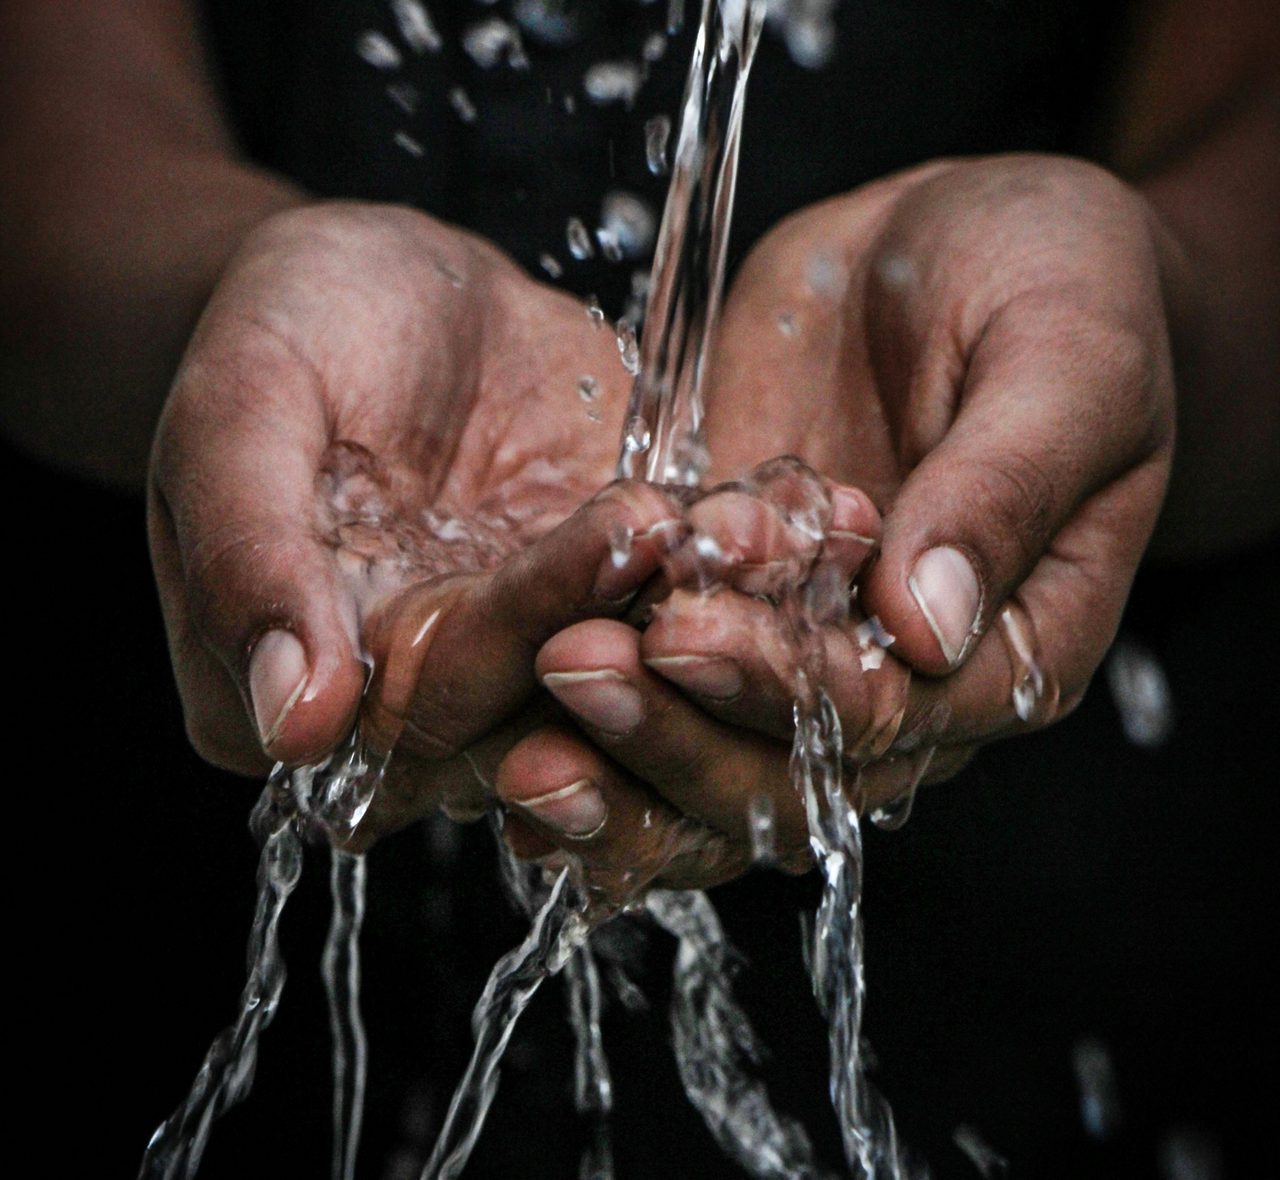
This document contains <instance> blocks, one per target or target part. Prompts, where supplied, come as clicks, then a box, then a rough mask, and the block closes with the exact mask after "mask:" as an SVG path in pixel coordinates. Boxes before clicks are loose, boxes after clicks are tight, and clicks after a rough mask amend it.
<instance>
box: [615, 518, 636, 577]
mask: <svg viewBox="0 0 1280 1180" xmlns="http://www.w3.org/2000/svg"><path fill="white" fill-rule="evenodd" d="M635 539H636V537H635V533H634V531H633V530H632V529H631V527H630V526H629V525H625V524H619V525H614V526H613V528H612V529H610V530H609V560H610V561H611V562H612V563H613V566H614V568H615V569H622V568H623V567H624V566H625V565H626V564H627V562H628V561H630V560H631V547H632V545H633V544H634V543H635Z"/></svg>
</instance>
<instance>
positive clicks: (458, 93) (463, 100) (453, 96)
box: [449, 86, 476, 123]
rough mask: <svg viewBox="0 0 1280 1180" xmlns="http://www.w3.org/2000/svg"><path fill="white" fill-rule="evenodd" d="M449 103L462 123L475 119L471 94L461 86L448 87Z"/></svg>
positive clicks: (474, 107) (472, 121)
mask: <svg viewBox="0 0 1280 1180" xmlns="http://www.w3.org/2000/svg"><path fill="white" fill-rule="evenodd" d="M449 105H450V106H451V107H452V108H453V113H454V114H455V115H457V116H458V118H459V119H461V120H462V121H463V122H464V123H474V122H475V121H476V104H475V103H473V102H472V101H471V96H470V95H469V94H468V93H467V92H466V91H465V90H463V89H462V87H461V86H453V87H451V88H450V90H449Z"/></svg>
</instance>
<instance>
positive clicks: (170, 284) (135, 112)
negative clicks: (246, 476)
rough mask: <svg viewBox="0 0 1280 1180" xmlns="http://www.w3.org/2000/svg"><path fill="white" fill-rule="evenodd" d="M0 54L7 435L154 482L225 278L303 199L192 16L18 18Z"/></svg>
mask: <svg viewBox="0 0 1280 1180" xmlns="http://www.w3.org/2000/svg"><path fill="white" fill-rule="evenodd" d="M68 28H75V29H76V36H75V37H69V36H67V32H66V30H67V29H68ZM0 46H3V49H2V50H0V54H2V55H3V58H4V60H3V61H0V78H3V79H4V82H3V86H4V109H5V110H6V111H7V112H8V118H7V119H6V120H5V124H4V129H3V131H0V135H2V136H3V138H2V139H0V170H2V175H0V235H2V236H0V427H2V428H3V429H4V431H5V432H6V433H7V434H8V435H9V436H10V437H11V438H13V439H14V441H16V442H18V443H20V444H21V445H23V446H25V447H27V448H28V449H30V450H32V451H34V452H36V453H37V454H40V455H41V456H43V457H45V458H47V459H49V460H50V461H52V462H55V463H57V464H58V465H60V466H64V467H67V468H70V469H72V470H76V471H79V472H81V473H84V474H88V475H92V476H95V477H97V478H102V479H106V480H109V481H111V482H113V483H117V484H123V485H127V486H135V487H136V486H140V485H141V482H142V478H143V475H144V473H145V468H146V457H147V452H148V449H149V446H150V439H151V434H152V430H153V428H154V425H155V420H156V417H157V416H158V414H159V410H160V406H161V404H162V402H163V399H164V396H165V393H166V391H167V389H168V384H169V381H170V378H171V377H172V373H173V370H174V368H175V366H176V364H177V361H178V359H179V357H180V355H181V352H182V349H183V347H184V346H185V343H186V340H187V337H188V335H189V334H190V331H191V328H192V326H193V325H194V323H195V320H196V318H197V317H198V316H199V314H200V311H201V309H202V307H203V305H204V303H205V301H206V299H207V297H208V294H209V292H210V290H211V289H212V287H213V284H214V283H215V281H216V279H217V276H218V274H219V273H220V272H221V270H222V268H223V266H224V264H225V262H226V260H227V258H228V257H229V256H230V254H231V253H232V252H233V251H234V249H235V248H236V246H237V245H238V244H239V242H240V241H241V239H242V238H243V236H244V235H245V233H246V232H248V230H249V229H251V228H252V227H253V226H254V225H256V224H257V223H258V222H260V221H261V220H262V219H263V218H264V217H266V216H268V215H269V214H270V213H272V212H274V211H276V210H277V209H280V208H283V207H286V206H288V205H289V204H292V203H295V202H296V201H297V200H298V199H299V196H298V194H296V193H295V192H294V191H293V190H292V189H291V188H290V187H289V186H288V185H287V184H285V183H284V182H282V181H280V180H278V179H276V178H274V177H271V176H269V175H268V174H265V173H263V172H261V171H259V170H255V169H253V168H251V167H250V166H248V165H246V164H245V163H243V162H241V161H239V160H238V159H237V158H236V155H235V152H234V149H233V147H232V145H231V142H230V138H229V136H228V135H227V134H226V132H225V130H224V128H223V126H222V124H221V121H220V117H219V114H218V109H217V103H216V101H215V99H214V96H213V93H212V90H211V88H210V87H209V85H208V82H207V80H206V78H205V76H204V73H203V65H202V62H201V60H200V53H199V47H198V43H197V40H196V36H195V31H194V28H193V25H192V22H191V18H190V14H189V13H188V12H187V11H186V8H185V6H184V5H182V4H179V3H174V2H172V0H151V2H149V3H145V4H124V3H121V4H116V3H101V2H99V3H79V4H74V5H71V4H63V5H59V6H53V5H47V6H46V5H23V6H19V5H13V6H8V7H6V9H5V10H4V11H3V12H2V13H0Z"/></svg>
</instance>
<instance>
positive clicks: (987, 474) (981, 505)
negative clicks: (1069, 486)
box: [971, 452, 1057, 570]
mask: <svg viewBox="0 0 1280 1180" xmlns="http://www.w3.org/2000/svg"><path fill="white" fill-rule="evenodd" d="M971 496H972V498H973V501H974V506H975V507H976V508H977V509H978V512H979V514H980V519H983V520H987V521H991V522H993V523H994V525H995V528H994V530H992V532H991V535H993V536H998V537H999V538H1000V539H1001V541H1002V542H1004V543H1006V544H1008V545H1011V546H1012V547H1013V550H1014V557H1015V559H1016V561H1017V564H1018V568H1019V569H1022V570H1026V569H1029V568H1030V567H1031V566H1032V565H1034V564H1035V562H1036V560H1037V559H1038V558H1039V556H1040V553H1041V551H1042V550H1043V548H1044V545H1045V543H1046V541H1047V540H1048V537H1049V536H1050V533H1051V531H1052V528H1053V524H1054V521H1055V519H1056V501H1057V497H1056V495H1055V493H1054V485H1053V480H1052V479H1051V478H1050V476H1049V474H1048V472H1047V471H1046V470H1045V468H1044V467H1043V466H1042V465H1041V464H1040V463H1038V462H1037V461H1036V460H1034V459H1032V458H1030V457H1029V456H1026V455H1021V454H1018V453H1016V452H1009V453H1005V454H1000V455H993V456H992V457H991V458H990V459H989V460H988V461H987V462H986V463H985V464H984V465H983V466H982V468H981V469H980V470H979V472H978V474H977V479H976V480H975V481H974V486H973V488H972V490H971Z"/></svg>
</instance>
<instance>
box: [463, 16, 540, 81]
mask: <svg viewBox="0 0 1280 1180" xmlns="http://www.w3.org/2000/svg"><path fill="white" fill-rule="evenodd" d="M462 48H463V50H464V51H465V53H466V55H467V56H468V57H469V58H471V60H472V61H473V62H475V63H476V65H478V66H479V67H480V68H481V69H482V70H491V69H493V68H494V67H495V66H497V65H498V64H499V63H501V62H503V61H505V62H506V64H507V65H509V66H510V67H511V68H512V69H513V70H527V69H528V68H529V59H528V57H527V56H526V55H525V51H524V45H523V43H522V42H521V40H520V32H519V30H518V29H517V28H516V27H515V25H512V24H508V23H507V22H506V21H504V20H502V19H501V18H499V17H496V16H491V17H489V18H488V19H486V20H482V21H479V22H477V23H476V24H474V25H471V26H470V28H468V29H467V30H466V31H465V32H463V34H462Z"/></svg>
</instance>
